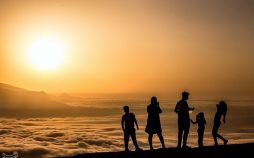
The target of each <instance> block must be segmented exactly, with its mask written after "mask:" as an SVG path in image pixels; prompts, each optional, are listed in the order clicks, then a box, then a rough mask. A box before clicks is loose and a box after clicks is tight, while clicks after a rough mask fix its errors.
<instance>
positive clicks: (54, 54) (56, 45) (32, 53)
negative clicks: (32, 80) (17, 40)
mask: <svg viewBox="0 0 254 158" xmlns="http://www.w3.org/2000/svg"><path fill="white" fill-rule="evenodd" d="M28 57H29V58H30V61H31V62H32V64H33V65H35V66H36V67H37V68H39V69H42V70H52V69H56V68H57V67H59V66H60V65H61V64H62V62H63V58H64V48H63V45H62V44H61V43H60V42H59V41H58V40H56V39H53V38H44V39H39V40H37V41H35V42H34V43H33V44H32V46H31V48H30V50H29V55H28Z"/></svg>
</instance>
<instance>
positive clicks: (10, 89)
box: [0, 83, 114, 118]
mask: <svg viewBox="0 0 254 158" xmlns="http://www.w3.org/2000/svg"><path fill="white" fill-rule="evenodd" d="M75 98H76V97H72V96H70V95H68V94H62V95H61V96H58V97H56V96H52V95H50V94H47V93H45V92H44V91H30V90H27V89H24V88H19V87H15V86H12V85H9V84H5V83H0V117H8V118H9V117H11V118H23V117H25V118H29V117H80V116H81V117H82V116H95V115H96V116H98V115H100V116H102V115H103V116H105V115H110V114H111V112H112V110H114V109H108V110H104V111H103V112H102V111H100V110H99V109H98V108H92V107H79V106H69V105H67V104H65V101H68V100H71V99H75ZM76 99H77V98H76Z"/></svg>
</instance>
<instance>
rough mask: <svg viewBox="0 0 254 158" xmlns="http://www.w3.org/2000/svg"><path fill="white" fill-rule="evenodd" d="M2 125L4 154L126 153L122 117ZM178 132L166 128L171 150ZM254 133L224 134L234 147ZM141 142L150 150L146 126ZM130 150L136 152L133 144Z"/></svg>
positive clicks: (194, 141)
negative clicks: (122, 151) (121, 126)
mask: <svg viewBox="0 0 254 158" xmlns="http://www.w3.org/2000/svg"><path fill="white" fill-rule="evenodd" d="M144 119H145V118H144ZM0 125H1V129H0V139H1V142H0V146H1V147H0V152H1V153H3V152H4V153H13V152H14V151H17V152H18V153H19V157H52V156H66V155H76V154H78V153H87V152H100V151H121V150H123V149H124V146H123V140H122V139H123V134H122V131H121V128H120V124H119V118H118V117H104V118H98V117H83V118H71V117H70V118H37V119H2V120H1V121H0ZM195 130H196V127H195V126H194V127H192V131H191V133H190V136H189V144H190V145H191V146H197V134H196V131H195ZM175 131H176V129H171V128H169V127H165V130H164V131H163V133H164V137H165V142H166V145H167V147H175V145H176V138H177V137H176V132H175ZM253 131H254V128H243V129H239V130H238V131H236V132H231V133H230V132H227V131H225V132H224V134H225V135H226V137H228V138H229V140H230V143H245V142H253V141H254V133H253ZM137 139H138V143H139V145H140V146H141V147H142V148H144V149H148V144H147V135H146V133H145V132H144V126H143V125H141V129H140V130H139V131H137ZM154 142H155V143H154V146H155V147H156V148H159V147H160V144H159V141H158V138H157V137H154ZM212 143H213V140H212V137H211V134H210V131H206V133H205V140H204V144H205V145H211V144H212ZM130 148H131V149H132V150H133V149H134V148H133V145H132V142H131V141H130Z"/></svg>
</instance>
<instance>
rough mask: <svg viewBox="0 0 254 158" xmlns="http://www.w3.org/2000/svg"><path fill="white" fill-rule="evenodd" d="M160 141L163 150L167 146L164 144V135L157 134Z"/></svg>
mask: <svg viewBox="0 0 254 158" xmlns="http://www.w3.org/2000/svg"><path fill="white" fill-rule="evenodd" d="M157 135H158V137H159V139H160V142H161V145H162V148H165V144H164V138H163V136H162V133H161V132H160V133H157Z"/></svg>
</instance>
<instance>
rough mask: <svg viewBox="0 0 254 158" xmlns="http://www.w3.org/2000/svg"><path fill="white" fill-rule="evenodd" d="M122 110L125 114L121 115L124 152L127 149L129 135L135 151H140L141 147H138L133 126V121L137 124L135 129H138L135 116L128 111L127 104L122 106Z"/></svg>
mask: <svg viewBox="0 0 254 158" xmlns="http://www.w3.org/2000/svg"><path fill="white" fill-rule="evenodd" d="M123 110H124V112H125V114H124V115H123V116H122V120H121V126H122V130H123V132H124V145H125V151H126V152H128V151H129V148H128V144H129V138H130V136H131V139H132V141H133V144H134V146H135V148H136V151H141V150H142V149H140V148H139V147H138V143H137V139H136V130H135V127H134V123H135V124H136V126H137V130H138V129H139V127H138V122H137V120H136V117H135V115H134V114H133V113H130V110H129V107H128V106H124V107H123Z"/></svg>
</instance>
